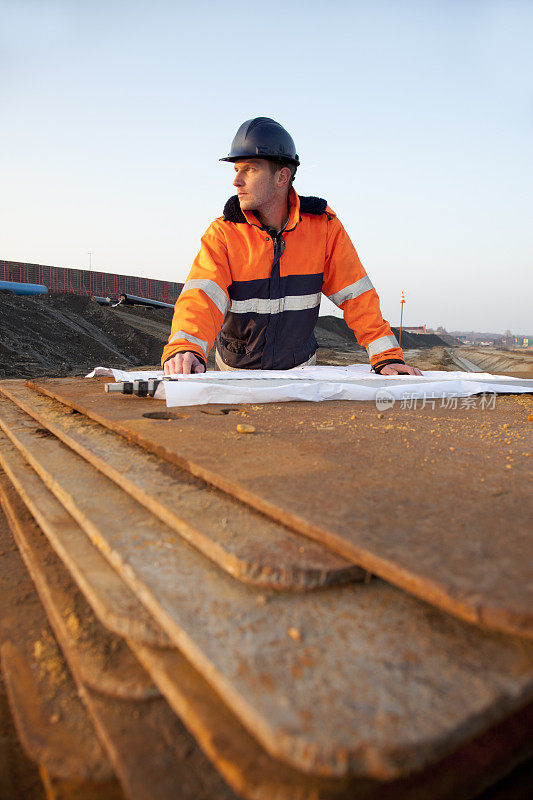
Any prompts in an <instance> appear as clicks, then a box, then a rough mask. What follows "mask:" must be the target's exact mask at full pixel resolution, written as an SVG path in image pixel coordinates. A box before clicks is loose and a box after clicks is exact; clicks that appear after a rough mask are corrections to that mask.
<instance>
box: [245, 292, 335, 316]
mask: <svg viewBox="0 0 533 800" xmlns="http://www.w3.org/2000/svg"><path fill="white" fill-rule="evenodd" d="M320 298H321V293H320V292H317V293H316V294H291V295H287V297H279V298H278V299H277V300H271V299H266V300H263V299H261V298H259V297H252V298H251V299H250V300H232V301H231V306H230V311H231V313H232V314H281V312H282V311H305V309H307V308H316V307H317V306H319V305H320Z"/></svg>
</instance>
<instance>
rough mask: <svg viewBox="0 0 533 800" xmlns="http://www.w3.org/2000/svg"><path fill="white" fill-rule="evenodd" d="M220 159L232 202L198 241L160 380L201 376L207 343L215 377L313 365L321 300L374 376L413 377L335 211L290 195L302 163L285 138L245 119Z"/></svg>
mask: <svg viewBox="0 0 533 800" xmlns="http://www.w3.org/2000/svg"><path fill="white" fill-rule="evenodd" d="M220 160H221V161H230V162H232V163H233V164H234V169H235V180H234V181H233V185H234V186H235V187H236V189H237V195H236V196H234V197H231V198H230V199H229V200H228V201H227V203H226V205H225V207H224V213H223V215H222V216H221V217H218V218H217V219H216V220H215V221H214V222H213V223H212V224H211V225H210V226H209V228H208V229H207V231H206V233H205V234H204V236H203V238H202V246H201V249H200V252H199V253H198V255H197V257H196V259H195V261H194V263H193V266H192V269H191V271H190V273H189V276H188V278H187V281H186V282H185V284H184V286H183V289H182V291H181V294H180V296H179V298H178V300H177V302H176V307H175V310H174V318H173V321H172V329H171V333H170V338H169V341H168V344H167V345H166V346H165V348H164V350H163V356H162V363H163V365H164V372H165V374H166V375H173V374H177V373H185V374H189V373H195V372H204V371H205V368H206V360H207V354H208V352H209V350H210V349H211V348H212V347H213V344H214V343H215V340H216V354H215V363H216V366H217V368H218V369H221V370H225V369H290V368H291V367H297V366H301V365H306V364H314V363H315V361H316V355H315V353H316V350H317V343H316V339H315V337H314V333H313V331H314V327H315V324H316V322H317V319H318V311H319V306H320V298H321V293H322V292H323V293H324V294H325V295H326V296H327V297H329V299H330V300H332V301H333V302H334V303H335V304H336V305H337V306H339V308H341V309H342V310H343V312H344V319H345V320H346V322H347V324H348V325H349V327H350V328H351V329H352V330H353V332H354V334H355V336H356V337H357V340H358V342H359V343H360V344H361V345H363V346H364V347H366V349H367V352H368V355H369V358H370V363H371V366H372V368H373V369H374V370H375V371H376V372H379V373H381V374H383V375H397V374H398V373H410V374H415V375H420V374H421V372H420V370H418V369H416V367H410V366H408V365H407V364H405V361H404V358H403V352H402V350H401V348H400V346H399V345H398V342H397V341H396V338H395V337H394V335H393V334H392V331H391V329H390V326H389V323H388V322H387V321H386V320H384V319H383V317H382V316H381V311H380V307H379V298H378V295H377V293H376V290H375V289H374V287H373V286H372V283H371V281H370V278H369V277H368V275H367V274H366V272H365V270H364V268H363V266H362V264H361V262H360V261H359V257H358V255H357V253H356V251H355V248H354V246H353V244H352V243H351V241H350V239H349V237H348V235H347V233H346V231H345V230H344V228H343V226H342V225H341V223H340V222H339V220H338V219H337V216H336V215H335V213H334V212H333V211H332V210H331V208H329V206H328V205H327V203H326V201H325V200H322V199H320V198H318V197H299V196H298V195H297V194H296V192H295V190H294V189H293V187H292V184H293V180H294V176H295V173H296V168H297V167H298V165H299V164H300V161H299V158H298V155H297V154H296V149H295V145H294V141H293V140H292V138H291V136H290V135H289V134H288V132H287V131H286V130H285V129H284V128H283V127H282V126H281V125H279V124H278V123H277V122H275V121H274V120H273V119H269V118H267V117H257V118H256V119H251V120H247V121H246V122H244V123H243V124H242V125H241V126H240V128H239V130H238V131H237V135H236V136H235V138H234V140H233V143H232V146H231V152H230V153H229V155H228V156H226V157H225V158H222V159H220Z"/></svg>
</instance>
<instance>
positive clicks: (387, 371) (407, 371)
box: [379, 364, 422, 375]
mask: <svg viewBox="0 0 533 800" xmlns="http://www.w3.org/2000/svg"><path fill="white" fill-rule="evenodd" d="M379 374H380V375H422V373H421V372H420V370H419V369H418V367H410V366H409V364H387V365H386V366H384V367H383V369H382V370H381V372H380V373H379Z"/></svg>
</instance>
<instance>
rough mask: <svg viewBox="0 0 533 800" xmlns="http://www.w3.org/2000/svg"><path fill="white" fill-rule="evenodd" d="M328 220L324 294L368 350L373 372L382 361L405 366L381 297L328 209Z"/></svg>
mask: <svg viewBox="0 0 533 800" xmlns="http://www.w3.org/2000/svg"><path fill="white" fill-rule="evenodd" d="M328 217H329V219H328V223H327V224H328V233H327V240H326V263H325V269H324V285H323V289H322V291H323V292H324V294H325V295H326V296H327V297H329V299H330V300H331V301H332V302H333V303H335V305H336V306H338V307H339V308H341V309H342V311H343V314H344V319H345V321H346V324H347V325H348V326H349V327H350V328H351V329H352V331H353V332H354V334H355V337H356V339H357V341H358V342H359V344H360V345H362V346H363V347H365V348H366V350H367V353H368V357H369V359H370V364H371V366H372V367H373V368H374V369H376V368H377V369H378V370H379V369H380V365H381V366H384V365H383V364H382V362H383V361H386V362H389V363H390V362H392V361H395V362H402V363H403V362H404V357H403V351H402V349H401V347H400V346H399V344H398V342H397V341H396V337H395V336H394V334H393V333H392V331H391V328H390V325H389V323H388V322H387V320H385V319H383V317H382V315H381V309H380V306H379V297H378V295H377V292H376V290H375V289H374V287H373V285H372V282H371V280H370V278H369V277H368V275H367V274H366V272H365V269H364V267H363V265H362V264H361V262H360V260H359V256H358V255H357V252H356V250H355V247H354V246H353V244H352V242H351V240H350V237H349V236H348V234H347V233H346V231H345V230H344V228H343V226H342V225H341V223H340V222H339V220H338V219H337V217H336V216H335V215H334V214H333V212H331V211H330V209H329V208H328Z"/></svg>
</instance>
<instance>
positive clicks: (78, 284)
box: [0, 260, 183, 303]
mask: <svg viewBox="0 0 533 800" xmlns="http://www.w3.org/2000/svg"><path fill="white" fill-rule="evenodd" d="M0 280H3V281H15V282H17V283H41V284H44V285H45V286H47V287H48V291H50V292H73V293H74V294H84V295H89V296H90V295H93V294H95V295H100V296H102V297H118V295H119V294H121V292H126V293H127V294H136V295H139V296H140V297H149V298H150V300H162V301H163V302H164V303H175V302H176V299H177V297H178V295H179V293H180V291H181V289H182V287H183V284H182V283H173V282H172V281H159V280H155V279H153V278H138V277H136V276H134V275H116V274H114V273H111V272H96V271H92V270H87V269H70V268H69V267H46V266H43V265H42V264H24V263H21V262H20V261H1V260H0Z"/></svg>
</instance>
